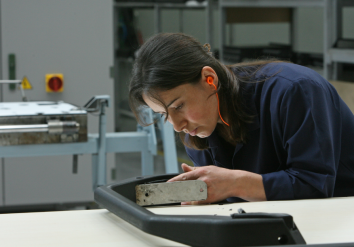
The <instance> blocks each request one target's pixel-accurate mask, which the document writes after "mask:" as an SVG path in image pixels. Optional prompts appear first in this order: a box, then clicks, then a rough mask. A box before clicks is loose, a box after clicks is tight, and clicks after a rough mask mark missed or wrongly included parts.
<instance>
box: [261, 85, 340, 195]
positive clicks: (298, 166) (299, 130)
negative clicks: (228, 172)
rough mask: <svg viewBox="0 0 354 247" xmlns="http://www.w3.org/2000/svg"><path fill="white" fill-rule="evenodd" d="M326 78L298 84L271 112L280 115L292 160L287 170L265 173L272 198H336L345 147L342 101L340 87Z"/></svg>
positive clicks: (279, 124) (283, 140) (283, 138)
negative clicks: (336, 89) (337, 173)
mask: <svg viewBox="0 0 354 247" xmlns="http://www.w3.org/2000/svg"><path fill="white" fill-rule="evenodd" d="M321 80H323V81H319V82H318V81H317V82H316V81H312V80H309V79H306V80H305V79H303V80H300V81H297V82H294V83H293V84H292V85H291V86H289V87H288V88H287V90H286V91H285V93H284V94H283V96H282V97H279V98H278V99H277V102H276V103H275V105H276V107H274V110H273V111H272V112H271V113H270V114H271V117H272V118H275V119H277V121H276V122H277V126H275V127H274V131H275V132H276V131H278V133H276V134H274V136H277V138H279V139H280V140H281V143H282V145H283V147H282V148H283V149H284V150H285V151H286V153H287V161H286V168H285V169H283V170H280V171H277V172H272V173H268V174H263V175H262V177H263V184H264V188H265V192H266V196H267V199H268V200H289V199H305V198H323V197H332V196H333V191H334V185H335V178H336V171H337V169H338V163H339V157H340V149H341V146H340V143H341V140H340V136H341V131H342V129H341V116H340V109H339V107H340V104H339V96H338V94H337V92H336V91H335V89H334V88H333V87H332V86H331V85H330V84H329V83H328V82H326V81H325V80H324V79H321ZM272 128H273V127H272ZM275 129H277V130H275Z"/></svg>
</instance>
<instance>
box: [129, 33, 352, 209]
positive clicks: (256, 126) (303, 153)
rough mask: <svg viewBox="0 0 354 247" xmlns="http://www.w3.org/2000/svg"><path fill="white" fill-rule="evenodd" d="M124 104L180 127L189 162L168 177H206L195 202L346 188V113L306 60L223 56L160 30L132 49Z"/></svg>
mask: <svg viewBox="0 0 354 247" xmlns="http://www.w3.org/2000/svg"><path fill="white" fill-rule="evenodd" d="M130 104H131V108H132V110H133V111H134V113H135V115H136V116H137V118H138V120H139V121H140V123H141V124H147V123H143V121H142V120H141V119H139V109H141V107H144V106H148V107H150V108H151V109H152V110H153V111H154V112H158V113H161V114H162V116H164V117H165V118H166V120H167V121H169V122H170V123H171V124H173V126H174V129H175V131H177V132H179V134H180V138H181V140H182V142H183V143H184V145H185V146H186V151H187V154H188V155H189V157H190V158H191V160H192V161H193V163H194V165H195V167H189V166H187V165H186V164H182V169H183V170H184V172H185V173H183V174H180V175H179V176H177V177H174V178H172V179H171V180H169V181H170V182H172V181H183V180H194V179H200V180H203V181H204V182H206V184H207V186H208V198H207V200H205V201H201V202H194V204H198V203H214V202H218V201H222V200H224V199H227V200H228V201H229V202H236V201H241V200H246V201H264V200H291V199H306V198H325V197H332V196H354V116H353V114H352V112H351V111H350V110H349V108H348V107H347V106H346V104H345V103H344V102H343V101H342V100H341V98H340V97H339V96H338V94H337V92H336V90H335V89H334V88H333V87H332V86H331V85H330V84H329V82H327V81H326V80H324V79H323V78H322V77H321V76H320V75H318V74H317V73H316V72H314V71H312V70H311V69H308V68H306V67H302V66H299V65H294V64H291V63H285V62H280V61H259V62H251V63H243V64H242V63H241V64H235V65H231V66H225V65H223V64H221V63H220V62H219V61H218V60H216V59H215V58H214V57H213V56H212V54H211V53H210V47H209V46H208V45H204V46H202V45H201V44H200V43H199V42H198V41H196V40H195V39H193V38H192V37H190V36H187V35H184V34H158V35H156V36H154V37H152V38H150V39H149V40H148V41H147V42H146V43H145V44H144V45H143V46H142V47H141V48H140V50H139V53H138V56H137V58H136V62H135V65H134V68H133V77H132V80H131V82H130ZM184 204H188V203H184Z"/></svg>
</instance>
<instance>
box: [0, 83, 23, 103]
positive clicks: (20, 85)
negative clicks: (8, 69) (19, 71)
mask: <svg viewBox="0 0 354 247" xmlns="http://www.w3.org/2000/svg"><path fill="white" fill-rule="evenodd" d="M1 84H18V85H19V88H20V90H21V94H22V101H27V97H26V95H25V91H24V90H23V88H22V81H21V80H0V85H1Z"/></svg>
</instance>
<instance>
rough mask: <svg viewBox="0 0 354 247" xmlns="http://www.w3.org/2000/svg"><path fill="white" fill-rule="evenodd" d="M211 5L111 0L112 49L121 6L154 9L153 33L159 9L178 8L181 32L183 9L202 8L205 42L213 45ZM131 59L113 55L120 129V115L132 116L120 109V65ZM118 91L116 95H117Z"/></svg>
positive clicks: (208, 0) (158, 21)
mask: <svg viewBox="0 0 354 247" xmlns="http://www.w3.org/2000/svg"><path fill="white" fill-rule="evenodd" d="M213 7H217V4H216V3H215V2H214V0H205V2H204V3H200V4H196V5H189V4H186V3H164V2H148V1H145V2H144V1H136V2H117V1H114V0H113V28H114V29H113V32H114V36H113V38H114V40H113V44H114V51H117V50H118V49H119V37H118V33H117V31H116V30H117V25H118V20H119V9H121V8H134V9H153V10H154V33H160V32H161V11H162V10H163V9H178V10H180V12H179V15H180V16H179V17H180V18H179V20H180V21H179V29H180V32H183V10H192V9H202V10H203V9H204V10H205V12H206V23H205V24H203V25H205V28H206V42H207V43H209V44H210V45H211V47H214V46H213V42H212V41H213V34H214V32H213V25H212V24H213V22H212V21H213ZM131 61H132V59H130V60H129V59H126V58H118V57H117V56H115V57H114V72H113V76H114V85H115V87H116V88H115V92H116V93H115V107H116V108H115V111H116V112H115V114H116V128H117V129H118V130H119V129H120V117H121V116H122V115H124V116H128V117H134V116H133V114H132V113H131V112H130V111H127V110H124V109H120V103H121V102H122V99H123V96H122V95H121V92H123V91H124V90H121V89H122V87H123V85H126V83H125V82H124V83H123V82H122V81H121V80H120V74H121V73H123V72H122V70H121V69H122V67H123V64H124V63H127V62H128V63H129V62H131ZM117 93H118V95H117Z"/></svg>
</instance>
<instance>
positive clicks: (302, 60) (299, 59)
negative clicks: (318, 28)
mask: <svg viewBox="0 0 354 247" xmlns="http://www.w3.org/2000/svg"><path fill="white" fill-rule="evenodd" d="M292 62H294V63H296V64H300V65H303V66H314V67H323V54H321V53H306V52H294V53H293V59H292Z"/></svg>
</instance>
